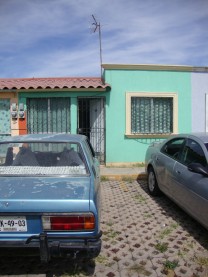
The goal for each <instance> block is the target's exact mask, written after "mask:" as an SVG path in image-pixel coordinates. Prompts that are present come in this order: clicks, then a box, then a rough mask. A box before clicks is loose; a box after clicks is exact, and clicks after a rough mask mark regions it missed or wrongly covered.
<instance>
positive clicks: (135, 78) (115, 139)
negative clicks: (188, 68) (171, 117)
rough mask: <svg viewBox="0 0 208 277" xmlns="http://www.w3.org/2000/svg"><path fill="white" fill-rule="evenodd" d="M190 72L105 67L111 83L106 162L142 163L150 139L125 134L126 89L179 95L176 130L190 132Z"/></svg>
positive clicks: (108, 99)
mask: <svg viewBox="0 0 208 277" xmlns="http://www.w3.org/2000/svg"><path fill="white" fill-rule="evenodd" d="M190 79H191V75H190V73H189V72H173V71H171V72H170V71H138V70H105V82H106V83H109V84H110V85H111V91H110V93H109V95H108V96H107V103H108V105H107V106H106V163H128V162H133V163H137V162H144V159H145V152H146V149H147V147H148V145H149V144H150V143H151V142H152V141H153V140H150V139H135V138H127V137H125V125H126V114H125V113H126V98H125V95H126V92H146V93H148V92H150V93H152V92H158V93H161V92H162V93H177V94H178V131H179V132H190V131H191V81H190Z"/></svg>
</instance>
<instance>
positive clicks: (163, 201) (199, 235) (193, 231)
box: [138, 180, 208, 250]
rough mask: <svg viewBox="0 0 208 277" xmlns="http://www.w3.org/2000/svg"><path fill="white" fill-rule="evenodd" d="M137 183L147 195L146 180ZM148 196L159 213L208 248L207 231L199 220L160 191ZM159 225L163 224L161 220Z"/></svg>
mask: <svg viewBox="0 0 208 277" xmlns="http://www.w3.org/2000/svg"><path fill="white" fill-rule="evenodd" d="M138 184H139V186H140V187H141V188H142V189H143V190H144V191H145V193H147V194H148V195H149V193H148V188H147V183H146V181H143V182H142V181H141V180H140V181H138ZM149 196H150V195H149ZM150 197H151V198H152V199H153V200H154V201H155V202H156V203H157V204H158V206H159V207H160V214H164V215H165V216H166V217H170V218H172V219H173V221H175V222H177V223H178V224H179V225H180V226H181V227H182V229H183V230H185V231H186V232H187V233H188V234H189V235H190V236H191V237H193V238H194V239H195V240H196V241H197V242H198V243H199V244H200V245H201V246H202V247H203V248H204V249H206V250H208V232H207V230H206V229H205V228H204V227H203V226H202V225H201V224H200V223H199V222H197V221H196V220H195V219H194V218H192V217H191V216H189V214H187V213H186V212H185V211H183V210H182V209H181V208H180V207H179V206H178V205H177V204H175V203H174V202H173V201H172V200H171V199H169V198H168V197H167V196H166V195H165V194H163V193H162V194H161V195H160V196H150ZM161 225H163V223H162V222H161ZM163 227H165V226H163ZM167 227H168V226H167Z"/></svg>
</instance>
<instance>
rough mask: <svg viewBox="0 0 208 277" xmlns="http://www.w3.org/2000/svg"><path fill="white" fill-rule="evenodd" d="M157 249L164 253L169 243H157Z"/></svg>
mask: <svg viewBox="0 0 208 277" xmlns="http://www.w3.org/2000/svg"><path fill="white" fill-rule="evenodd" d="M155 249H156V250H158V251H159V252H161V253H164V252H166V251H167V250H168V243H164V242H163V243H157V244H156V245H155Z"/></svg>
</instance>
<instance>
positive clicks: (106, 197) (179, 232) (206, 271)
mask: <svg viewBox="0 0 208 277" xmlns="http://www.w3.org/2000/svg"><path fill="white" fill-rule="evenodd" d="M101 225H102V230H103V233H104V234H103V247H102V251H101V254H100V255H99V257H98V258H96V260H95V261H93V262H91V263H88V264H87V263H77V264H74V263H69V261H67V260H66V259H64V260H59V259H54V260H52V261H51V262H50V263H49V264H48V265H43V264H40V262H39V259H36V258H32V257H18V258H16V257H14V258H9V259H8V258H7V257H1V259H0V276H8V275H9V276H10V277H11V276H12V275H14V276H21V277H23V276H31V277H32V276H33V277H34V276H39V277H43V276H44V277H45V276H46V277H49V276H50V277H52V276H53V277H56V276H64V277H67V276H97V277H98V276H102V277H104V276H107V277H114V276H131V277H134V276H158V277H163V276H175V277H176V276H177V277H179V276H181V277H182V276H183V277H184V276H185V277H199V276H200V277H201V276H202V277H205V276H208V231H207V230H205V229H204V228H203V227H202V226H201V225H200V224H198V223H197V222H196V221H195V220H193V219H192V218H191V217H189V216H188V215H187V214H186V213H184V212H183V211H182V210H180V209H179V208H178V207H177V206H176V205H175V204H174V203H173V202H171V201H170V200H169V199H167V198H166V197H165V196H163V197H159V198H152V197H150V196H149V195H148V193H147V188H146V183H145V181H139V183H138V182H137V181H133V182H131V181H127V180H126V181H105V182H102V223H101ZM174 274H175V275H174Z"/></svg>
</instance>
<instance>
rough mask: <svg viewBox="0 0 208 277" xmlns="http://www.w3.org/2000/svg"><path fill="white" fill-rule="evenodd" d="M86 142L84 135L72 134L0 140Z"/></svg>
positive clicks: (39, 135)
mask: <svg viewBox="0 0 208 277" xmlns="http://www.w3.org/2000/svg"><path fill="white" fill-rule="evenodd" d="M83 140H86V136H84V135H74V134H60V133H55V134H28V135H20V136H8V137H4V138H3V139H1V140H0V142H25V141H27V142H38V141H41V142H69V141H73V142H82V141H83Z"/></svg>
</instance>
